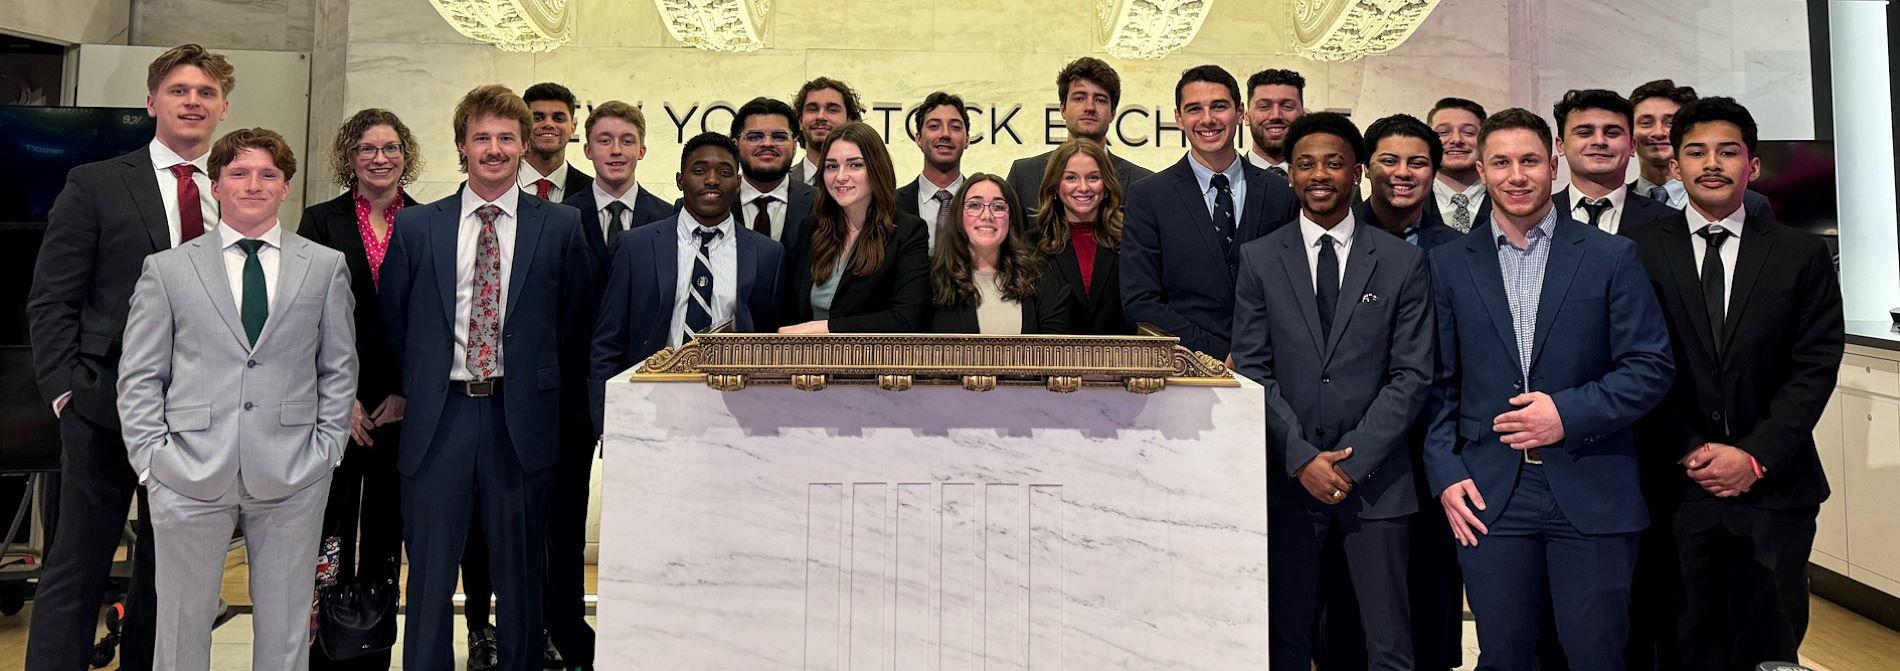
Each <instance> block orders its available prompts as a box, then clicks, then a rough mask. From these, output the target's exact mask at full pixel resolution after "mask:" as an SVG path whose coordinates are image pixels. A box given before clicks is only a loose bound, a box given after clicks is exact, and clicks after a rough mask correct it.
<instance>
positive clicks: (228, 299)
mask: <svg viewBox="0 0 1900 671" xmlns="http://www.w3.org/2000/svg"><path fill="white" fill-rule="evenodd" d="M187 254H189V255H190V257H191V266H192V268H194V269H196V270H197V271H198V281H199V282H201V283H203V284H204V288H205V294H206V295H209V296H210V297H211V305H212V307H215V308H217V309H218V316H219V317H220V318H223V319H224V326H225V328H227V329H230V330H231V337H233V338H236V339H237V343H238V346H239V347H242V348H245V349H247V350H248V349H250V348H251V342H250V338H249V337H248V336H246V335H245V334H244V323H243V322H241V321H239V320H238V308H237V298H236V297H234V296H232V295H231V279H230V276H229V275H227V274H225V272H224V259H223V258H220V256H221V255H222V254H224V249H223V248H221V247H219V246H218V245H217V244H215V241H209V240H207V241H206V244H200V245H195V246H193V247H192V248H191V249H190V250H188V251H187Z"/></svg>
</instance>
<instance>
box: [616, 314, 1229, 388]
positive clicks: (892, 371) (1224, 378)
mask: <svg viewBox="0 0 1900 671" xmlns="http://www.w3.org/2000/svg"><path fill="white" fill-rule="evenodd" d="M720 330H723V329H715V330H714V331H713V332H708V333H702V334H700V335H699V337H697V338H695V339H693V340H692V341H691V342H688V343H686V344H685V345H682V346H680V347H678V348H674V349H665V350H661V351H659V352H657V353H655V354H654V355H653V356H651V357H648V358H647V360H646V361H644V362H641V364H640V365H639V366H638V367H637V368H635V370H634V373H633V376H632V380H633V381H635V382H704V383H705V384H706V385H707V386H710V387H712V388H714V389H718V390H720V391H738V390H740V389H744V388H746V387H748V386H752V385H791V386H792V387H795V388H797V389H803V390H808V391H818V390H821V389H825V388H826V387H828V386H832V385H873V384H874V385H877V386H878V387H880V388H882V389H885V390H888V391H903V390H906V389H910V388H911V387H912V386H914V385H958V386H962V387H963V388H965V389H969V390H972V391H988V390H990V389H995V388H996V387H998V386H1038V387H1043V388H1046V389H1048V390H1049V391H1052V392H1058V393H1067V392H1074V391H1077V390H1080V389H1082V388H1085V387H1098V388H1102V387H1121V388H1123V389H1126V390H1128V391H1131V392H1135V393H1142V394H1148V393H1154V392H1156V391H1160V390H1161V389H1162V388H1164V387H1166V386H1167V385H1169V384H1179V385H1182V386H1226V387H1231V386H1238V385H1239V383H1238V382H1237V381H1236V380H1235V379H1234V377H1233V375H1232V374H1231V373H1230V372H1229V371H1228V370H1227V367H1226V366H1223V365H1222V364H1221V362H1219V361H1216V360H1214V358H1213V357H1210V356H1207V355H1205V354H1201V353H1199V352H1194V351H1190V350H1188V349H1187V348H1185V347H1182V346H1181V345H1180V341H1179V339H1178V338H1175V337H1173V336H1169V335H1161V334H1158V333H1159V332H1158V331H1154V330H1153V329H1152V328H1149V329H1145V330H1144V331H1143V334H1142V335H1134V336H1051V335H1025V336H986V335H921V334H851V335H837V334H833V335H780V334H765V333H723V332H719V331H720Z"/></svg>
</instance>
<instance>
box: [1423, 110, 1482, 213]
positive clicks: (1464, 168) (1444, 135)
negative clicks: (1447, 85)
mask: <svg viewBox="0 0 1900 671" xmlns="http://www.w3.org/2000/svg"><path fill="white" fill-rule="evenodd" d="M1484 118H1485V116H1484V106H1483V105H1479V104H1478V103H1475V102H1472V101H1469V100H1465V99H1464V98H1441V99H1439V101H1438V103H1437V104H1435V105H1432V111H1430V112H1428V113H1426V114H1425V123H1426V125H1429V126H1431V127H1432V130H1433V131H1435V132H1437V133H1438V142H1439V144H1441V145H1443V146H1444V150H1445V153H1444V159H1443V160H1441V161H1440V162H1439V164H1438V177H1437V179H1436V181H1433V182H1432V195H1433V196H1434V198H1433V203H1432V206H1433V207H1435V208H1437V209H1438V213H1439V214H1440V215H1441V216H1442V218H1443V219H1444V220H1445V225H1447V226H1450V227H1451V228H1452V230H1454V231H1457V232H1459V233H1464V232H1466V231H1469V230H1471V227H1472V225H1473V222H1475V221H1477V218H1478V217H1479V216H1480V215H1481V214H1483V213H1485V212H1488V211H1490V209H1491V207H1490V203H1489V202H1488V201H1487V200H1486V198H1487V196H1486V195H1485V190H1484V181H1483V180H1481V179H1479V175H1478V127H1479V126H1480V125H1482V124H1483V123H1484Z"/></svg>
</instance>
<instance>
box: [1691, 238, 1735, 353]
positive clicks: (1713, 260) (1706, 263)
mask: <svg viewBox="0 0 1900 671" xmlns="http://www.w3.org/2000/svg"><path fill="white" fill-rule="evenodd" d="M1696 235H1700V236H1702V240H1703V242H1705V243H1706V247H1707V249H1704V250H1703V252H1702V303H1703V305H1706V306H1708V308H1709V332H1710V333H1713V334H1714V335H1715V355H1716V356H1718V357H1719V356H1721V355H1722V336H1723V334H1724V333H1726V332H1727V329H1726V328H1725V326H1726V324H1727V323H1728V322H1727V316H1726V313H1727V309H1726V308H1727V307H1728V306H1727V305H1726V303H1728V289H1727V286H1728V278H1726V277H1724V276H1723V275H1725V274H1726V270H1725V267H1724V265H1723V264H1722V243H1724V242H1727V241H1728V237H1729V232H1728V229H1726V228H1723V227H1721V226H1717V225H1715V224H1709V225H1707V226H1703V227H1702V230H1700V231H1696Z"/></svg>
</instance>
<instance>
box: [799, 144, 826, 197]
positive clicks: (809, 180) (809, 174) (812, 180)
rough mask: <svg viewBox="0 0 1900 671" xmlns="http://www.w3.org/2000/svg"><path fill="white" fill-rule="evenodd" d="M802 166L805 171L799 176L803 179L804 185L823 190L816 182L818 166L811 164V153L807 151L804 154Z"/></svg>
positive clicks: (822, 186) (821, 185)
mask: <svg viewBox="0 0 1900 671" xmlns="http://www.w3.org/2000/svg"><path fill="white" fill-rule="evenodd" d="M804 165H805V171H804V172H803V173H801V174H802V175H804V177H805V183H806V184H810V185H812V186H815V187H819V188H821V189H822V188H824V185H823V184H821V183H819V181H818V164H816V163H813V162H811V152H809V151H807V152H805V161H804Z"/></svg>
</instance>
